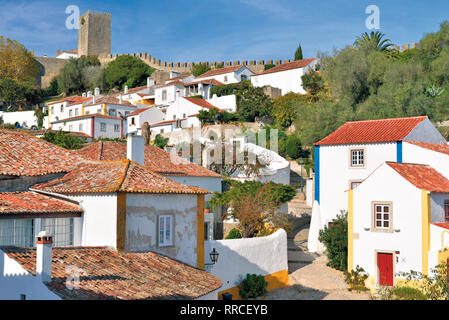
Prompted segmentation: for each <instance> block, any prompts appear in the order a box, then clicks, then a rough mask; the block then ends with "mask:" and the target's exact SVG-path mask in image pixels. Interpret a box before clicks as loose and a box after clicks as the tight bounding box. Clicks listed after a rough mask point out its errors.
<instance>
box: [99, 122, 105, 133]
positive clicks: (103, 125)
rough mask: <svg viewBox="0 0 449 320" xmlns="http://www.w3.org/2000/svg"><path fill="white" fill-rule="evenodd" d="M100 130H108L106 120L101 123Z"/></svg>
mask: <svg viewBox="0 0 449 320" xmlns="http://www.w3.org/2000/svg"><path fill="white" fill-rule="evenodd" d="M100 131H102V132H106V123H105V122H101V123H100Z"/></svg>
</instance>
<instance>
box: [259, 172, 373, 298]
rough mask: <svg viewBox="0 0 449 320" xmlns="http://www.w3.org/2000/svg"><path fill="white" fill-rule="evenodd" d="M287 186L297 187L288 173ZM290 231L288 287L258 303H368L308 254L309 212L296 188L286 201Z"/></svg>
mask: <svg viewBox="0 0 449 320" xmlns="http://www.w3.org/2000/svg"><path fill="white" fill-rule="evenodd" d="M290 180H291V182H290V184H291V185H293V186H295V187H297V186H298V182H299V176H298V175H297V174H296V173H295V172H293V171H292V172H291V176H290ZM288 206H289V213H290V214H291V215H292V218H291V222H292V231H291V232H290V233H289V234H288V269H289V270H288V271H289V280H290V286H288V287H285V288H280V289H277V290H273V291H270V292H268V293H267V294H266V295H265V296H263V297H260V298H259V299H260V300H368V299H369V295H368V294H366V293H356V292H350V291H348V290H347V289H346V284H345V282H344V275H343V272H341V271H337V270H334V269H332V268H330V267H328V266H327V265H326V263H327V257H326V256H325V255H318V254H314V253H309V252H308V251H307V238H308V234H309V225H310V218H311V212H312V209H311V208H310V207H308V206H307V205H306V203H305V201H304V194H303V193H301V192H300V190H299V189H298V194H297V196H296V197H295V198H294V199H293V200H292V201H290V202H289V204H288Z"/></svg>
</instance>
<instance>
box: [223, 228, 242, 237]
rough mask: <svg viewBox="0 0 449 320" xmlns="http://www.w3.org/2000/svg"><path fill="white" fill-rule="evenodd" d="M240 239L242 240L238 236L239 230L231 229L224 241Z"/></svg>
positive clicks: (239, 235)
mask: <svg viewBox="0 0 449 320" xmlns="http://www.w3.org/2000/svg"><path fill="white" fill-rule="evenodd" d="M241 238H242V235H241V234H240V231H239V229H237V228H233V229H231V231H229V233H228V235H227V236H226V238H225V239H226V240H230V239H241Z"/></svg>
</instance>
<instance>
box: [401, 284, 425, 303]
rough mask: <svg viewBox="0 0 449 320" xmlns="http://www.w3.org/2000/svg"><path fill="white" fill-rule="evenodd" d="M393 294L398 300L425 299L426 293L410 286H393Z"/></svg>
mask: <svg viewBox="0 0 449 320" xmlns="http://www.w3.org/2000/svg"><path fill="white" fill-rule="evenodd" d="M393 295H394V297H395V298H397V299H399V300H426V299H427V298H426V295H425V294H424V293H422V292H421V291H420V290H418V289H416V288H412V287H407V286H404V287H395V288H394V289H393Z"/></svg>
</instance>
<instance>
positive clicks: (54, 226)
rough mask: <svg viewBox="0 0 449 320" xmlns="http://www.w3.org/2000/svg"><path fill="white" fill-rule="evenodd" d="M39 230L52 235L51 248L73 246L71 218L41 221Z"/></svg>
mask: <svg viewBox="0 0 449 320" xmlns="http://www.w3.org/2000/svg"><path fill="white" fill-rule="evenodd" d="M41 230H45V231H47V232H49V233H50V234H51V235H53V246H55V247H71V246H73V218H47V219H42V223H41Z"/></svg>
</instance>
